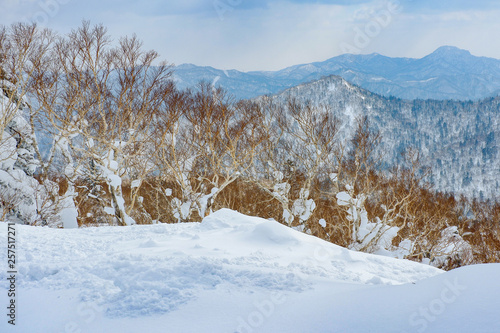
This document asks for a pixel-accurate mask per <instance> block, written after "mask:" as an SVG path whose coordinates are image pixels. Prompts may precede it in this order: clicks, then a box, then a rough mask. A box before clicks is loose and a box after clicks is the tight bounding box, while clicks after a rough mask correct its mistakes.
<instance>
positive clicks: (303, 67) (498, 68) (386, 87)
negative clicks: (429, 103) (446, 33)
mask: <svg viewBox="0 0 500 333" xmlns="http://www.w3.org/2000/svg"><path fill="white" fill-rule="evenodd" d="M328 75H339V76H341V77H343V78H344V79H346V80H347V81H350V82H352V83H354V84H357V85H359V86H360V87H362V88H364V89H367V90H369V91H373V92H375V93H378V94H380V95H382V96H385V97H390V96H394V97H398V98H402V99H410V100H411V99H438V100H446V99H455V100H480V99H483V98H487V97H493V96H496V95H498V94H499V92H500V60H498V59H494V58H488V57H478V56H474V55H472V54H471V53H470V52H469V51H467V50H462V49H459V48H457V47H454V46H442V47H440V48H438V49H436V50H435V51H434V52H433V53H431V54H429V55H427V56H425V57H422V58H419V59H416V58H403V57H394V58H392V57H387V56H383V55H380V54H378V53H372V54H365V55H354V54H343V55H339V56H336V57H333V58H330V59H327V60H325V61H318V62H312V63H306V64H299V65H294V66H290V67H287V68H284V69H281V70H278V71H250V72H241V71H238V70H235V69H231V70H220V69H216V68H213V67H210V66H196V65H193V64H181V65H179V66H177V67H175V68H174V80H175V81H176V82H177V84H178V86H179V87H180V88H189V87H194V86H196V84H197V83H198V82H199V81H200V80H205V81H208V82H211V83H213V84H214V85H220V86H222V87H223V88H225V89H226V90H227V91H228V92H229V93H230V94H232V95H234V96H235V98H237V99H247V98H254V97H257V96H260V95H268V94H275V93H278V92H281V91H283V90H285V89H288V88H291V87H293V86H296V85H298V84H300V83H305V82H310V81H314V80H318V79H320V78H322V77H325V76H328Z"/></svg>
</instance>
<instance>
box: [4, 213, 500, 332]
mask: <svg viewBox="0 0 500 333" xmlns="http://www.w3.org/2000/svg"><path fill="white" fill-rule="evenodd" d="M16 228H17V235H18V238H17V248H18V271H19V274H18V276H17V281H16V283H17V292H18V298H17V302H18V304H19V307H18V319H17V323H16V327H15V329H12V327H11V326H10V325H8V324H7V322H6V320H2V321H1V322H0V331H1V332H35V333H36V332H67V331H70V332H71V331H81V332H96V333H98V332H107V333H114V332H116V333H118V332H119V333H127V332H139V331H145V332H214V333H224V332H227V333H234V332H240V333H248V332H292V333H293V332H319V333H321V332H424V331H425V332H445V331H447V332H495V330H496V329H497V328H498V327H500V326H499V325H500V319H499V317H498V313H497V310H498V309H497V304H498V301H497V297H498V295H499V293H500V285H499V284H498V282H497V277H498V275H499V274H500V265H496V264H492V265H478V266H471V267H465V268H461V269H458V270H455V271H451V272H448V273H444V272H443V271H441V270H438V269H436V268H433V267H431V266H428V265H422V264H418V263H414V262H410V261H406V260H398V259H392V258H387V257H380V256H376V255H370V254H364V253H358V252H352V251H350V250H347V249H345V248H341V247H339V246H336V245H333V244H331V243H327V242H325V241H322V240H320V239H317V238H315V237H312V236H309V235H305V234H302V233H299V232H297V231H294V230H293V229H290V228H288V227H285V226H283V225H281V224H279V223H277V222H274V221H269V220H264V219H261V218H255V217H248V216H245V215H242V214H239V213H237V212H234V211H231V210H227V209H223V210H220V211H217V212H215V213H213V214H212V215H210V216H208V217H206V218H205V219H204V220H203V222H202V223H180V224H155V225H147V226H144V225H133V226H128V227H99V228H81V229H69V230H66V229H53V228H42V227H29V226H22V225H18V226H16ZM6 235H7V224H6V223H0V244H5V243H6ZM4 255H5V254H4ZM4 259H5V258H4ZM7 287H8V281H7V280H6V279H2V280H1V281H0V288H1V289H3V290H5V288H7ZM0 302H1V304H7V303H6V302H7V299H6V293H1V296H0ZM298 314H300V315H298Z"/></svg>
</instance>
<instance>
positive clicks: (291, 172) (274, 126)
mask: <svg viewBox="0 0 500 333" xmlns="http://www.w3.org/2000/svg"><path fill="white" fill-rule="evenodd" d="M263 107H264V108H265V110H266V111H265V112H264V113H265V114H266V117H269V118H268V120H267V122H266V123H265V124H264V125H261V126H263V127H264V128H265V129H266V130H267V131H268V140H267V141H266V142H265V143H264V145H265V148H264V149H261V150H260V156H259V160H258V162H257V163H258V165H256V167H255V171H256V174H257V175H258V173H259V170H260V172H262V171H263V172H264V174H265V177H267V179H268V181H264V182H262V181H260V180H258V181H257V183H258V184H261V188H262V189H263V190H264V191H266V192H268V193H269V194H270V195H271V196H273V198H275V199H276V200H277V201H278V202H279V203H280V204H281V206H282V208H283V216H282V218H283V221H284V222H285V223H286V224H288V225H289V226H294V227H295V228H296V229H299V230H301V231H307V229H309V228H310V227H309V226H308V224H307V221H308V220H309V218H310V217H311V215H312V214H313V211H314V209H315V208H316V202H315V200H314V199H313V193H312V192H313V187H314V184H315V182H317V181H318V180H319V179H321V178H326V179H328V178H329V175H330V174H331V173H333V171H334V170H335V169H337V168H338V166H336V164H337V161H338V154H339V151H340V150H341V149H340V146H339V142H338V141H337V137H336V136H337V132H338V127H339V121H338V119H336V118H335V117H333V116H332V113H331V112H330V110H329V109H328V108H326V107H313V106H311V105H303V104H300V103H298V102H297V101H295V100H289V101H288V103H287V105H286V106H282V105H273V104H264V105H263ZM257 178H260V176H258V177H257ZM292 192H294V193H292Z"/></svg>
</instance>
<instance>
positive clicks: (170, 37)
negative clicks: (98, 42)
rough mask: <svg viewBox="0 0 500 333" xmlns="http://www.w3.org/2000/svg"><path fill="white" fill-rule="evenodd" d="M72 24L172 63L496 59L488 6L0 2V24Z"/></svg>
mask: <svg viewBox="0 0 500 333" xmlns="http://www.w3.org/2000/svg"><path fill="white" fill-rule="evenodd" d="M82 19H86V20H90V21H91V22H92V23H103V24H104V25H105V26H106V27H107V28H108V31H109V33H110V34H111V35H112V36H113V37H114V38H118V37H120V36H123V35H130V34H132V33H136V34H137V35H138V36H139V38H141V39H142V40H143V41H144V43H145V47H147V48H148V49H155V50H157V51H159V52H160V54H161V56H162V57H163V58H164V59H166V60H167V61H169V62H171V63H175V64H181V63H194V64H197V65H208V66H214V67H217V68H221V69H233V68H234V69H239V70H243V71H248V70H277V69H281V68H284V67H287V66H290V65H295V64H300V63H308V62H313V61H323V60H326V59H328V58H331V57H334V56H336V55H339V54H342V53H363V54H365V53H373V52H377V53H380V54H383V55H387V56H403V57H414V58H420V57H422V56H425V55H427V54H429V53H431V52H432V51H434V50H435V49H436V48H438V47H439V46H442V45H453V46H457V47H460V48H463V49H467V50H469V51H471V53H472V54H474V55H478V56H487V57H494V58H499V59H500V40H499V38H498V37H499V32H500V1H498V0H371V1H370V0H351V1H349V0H333V1H326V0H324V1H323V0H318V1H312V0H311V1H307V0H282V1H272V0H168V1H165V0H150V1H132V0H85V1H81V0H0V24H10V23H12V22H16V21H36V22H38V23H40V24H41V25H44V26H48V27H50V28H53V29H55V30H58V31H61V32H68V31H70V30H71V29H72V28H75V27H77V26H79V25H80V24H81V21H82Z"/></svg>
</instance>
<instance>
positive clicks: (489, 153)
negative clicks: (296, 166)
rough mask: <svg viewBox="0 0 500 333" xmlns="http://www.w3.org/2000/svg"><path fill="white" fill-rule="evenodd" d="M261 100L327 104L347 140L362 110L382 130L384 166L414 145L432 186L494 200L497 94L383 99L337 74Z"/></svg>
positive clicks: (498, 161) (499, 176) (499, 182)
mask: <svg viewBox="0 0 500 333" xmlns="http://www.w3.org/2000/svg"><path fill="white" fill-rule="evenodd" d="M260 98H261V99H270V100H272V101H273V102H276V103H283V104H284V103H286V101H287V100H288V99H290V98H293V99H296V100H297V101H299V102H302V103H310V104H312V105H327V106H329V107H330V108H331V110H332V112H333V113H334V115H335V116H337V117H338V118H339V119H340V120H341V122H342V126H341V129H340V131H341V133H339V136H338V137H340V138H346V139H345V140H346V141H347V140H349V138H350V137H351V135H352V131H353V128H354V125H355V121H356V118H357V117H359V116H362V115H367V116H368V118H369V120H370V122H371V125H372V127H373V129H375V130H378V131H379V132H380V133H381V135H382V142H381V146H380V152H381V153H382V155H383V163H384V165H385V166H386V167H387V168H389V167H391V166H393V165H394V162H397V161H400V159H401V152H403V151H404V150H405V149H406V148H408V147H414V148H417V149H418V150H419V151H420V152H421V153H422V157H423V160H422V162H423V164H424V165H426V166H430V167H431V168H432V173H431V174H430V176H429V177H428V179H427V180H428V181H430V182H431V183H432V184H434V185H435V189H437V190H440V191H443V192H450V193H454V194H464V195H466V196H468V197H475V198H482V199H497V200H498V199H500V196H499V193H500V152H499V151H500V140H499V138H500V97H496V98H488V99H485V100H481V101H475V102H473V101H451V100H447V101H438V100H412V101H408V100H403V99H398V98H394V97H391V98H388V97H384V96H381V95H378V94H375V93H372V92H369V91H367V90H365V89H363V88H360V87H358V86H356V85H353V84H351V83H349V82H347V81H346V80H345V79H343V78H341V77H338V76H329V77H326V78H322V79H320V80H317V81H314V82H310V83H306V84H301V85H298V86H296V87H293V88H290V89H287V90H285V91H283V92H281V93H279V94H276V95H273V96H267V97H260Z"/></svg>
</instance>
